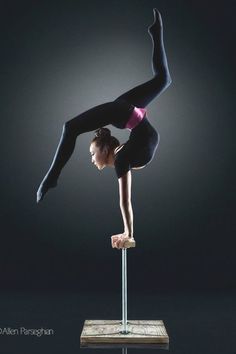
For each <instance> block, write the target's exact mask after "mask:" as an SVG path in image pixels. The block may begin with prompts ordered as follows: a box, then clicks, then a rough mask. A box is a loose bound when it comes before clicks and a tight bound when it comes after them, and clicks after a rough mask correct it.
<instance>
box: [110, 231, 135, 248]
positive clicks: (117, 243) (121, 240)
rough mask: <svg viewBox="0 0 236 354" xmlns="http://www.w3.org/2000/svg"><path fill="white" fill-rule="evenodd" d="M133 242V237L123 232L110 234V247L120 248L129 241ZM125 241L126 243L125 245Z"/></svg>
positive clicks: (124, 246)
mask: <svg viewBox="0 0 236 354" xmlns="http://www.w3.org/2000/svg"><path fill="white" fill-rule="evenodd" d="M131 240H132V242H134V238H133V237H129V236H128V235H127V234H126V233H123V234H117V235H113V236H111V245H112V248H118V249H121V248H126V245H127V247H129V246H128V244H129V241H131ZM125 243H126V245H125Z"/></svg>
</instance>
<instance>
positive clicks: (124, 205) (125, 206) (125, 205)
mask: <svg viewBox="0 0 236 354" xmlns="http://www.w3.org/2000/svg"><path fill="white" fill-rule="evenodd" d="M131 207H132V203H131V200H130V199H125V200H121V201H120V208H121V209H129V208H131Z"/></svg>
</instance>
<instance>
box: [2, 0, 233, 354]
mask: <svg viewBox="0 0 236 354" xmlns="http://www.w3.org/2000/svg"><path fill="white" fill-rule="evenodd" d="M1 4H2V7H1V18H2V19H1V26H2V31H1V37H2V38H1V43H2V51H1V77H2V79H1V146H2V147H1V248H0V284H1V290H2V291H13V292H11V294H13V295H12V296H13V299H14V294H17V293H16V291H26V292H27V291H35V292H41V291H46V292H48V291H58V292H61V291H63V290H64V291H67V292H76V293H80V294H82V293H84V292H88V293H90V294H91V293H93V294H94V293H95V292H96V291H98V292H100V291H105V292H107V291H111V292H113V293H114V294H115V293H119V291H120V253H121V252H120V251H118V250H113V249H112V248H111V247H110V236H111V235H112V234H116V233H119V232H122V230H123V224H122V218H121V214H120V210H119V199H118V182H117V178H116V176H115V171H114V169H110V168H107V169H105V170H103V171H102V172H100V171H98V170H97V169H96V168H94V166H93V165H92V164H91V161H90V155H89V143H90V140H91V138H92V137H93V134H92V133H88V134H85V135H83V136H81V137H79V139H78V140H77V145H76V149H75V152H74V154H73V156H72V158H71V160H70V161H69V163H68V164H67V165H66V167H65V169H64V170H63V173H62V175H61V178H60V180H59V185H58V187H57V188H56V189H53V190H51V191H50V192H49V193H48V195H46V197H45V199H44V201H43V202H42V203H41V204H40V205H37V204H36V191H37V188H38V185H39V183H40V181H41V180H42V178H43V176H44V174H45V173H46V171H47V169H48V167H49V165H50V163H51V161H52V158H53V155H54V152H55V149H56V147H57V144H58V141H59V138H60V134H61V129H62V125H63V123H64V122H65V121H66V120H68V119H71V118H73V117H75V116H76V115H78V114H79V113H81V112H83V111H84V110H86V109H88V108H90V107H92V106H95V105H97V104H100V103H103V102H107V101H111V100H113V99H115V98H116V97H117V96H118V95H120V94H121V93H123V92H124V91H126V90H128V89H130V88H132V87H133V86H135V85H138V84H140V83H142V82H144V81H146V80H148V79H150V78H151V76H152V71H151V49H152V47H151V39H150V37H149V35H148V33H147V27H148V26H149V25H150V24H151V23H152V22H153V15H152V8H153V7H157V8H158V9H159V10H160V12H161V14H162V17H163V23H164V42H165V49H166V52H167V57H168V63H169V68H170V73H171V76H172V80H173V82H172V85H171V86H170V87H169V88H168V90H167V91H166V92H164V93H163V94H162V95H161V96H160V97H159V98H158V99H156V100H154V101H153V102H152V103H151V104H150V106H149V110H148V115H149V119H150V121H151V123H152V124H153V125H154V126H155V128H156V129H157V130H158V131H159V133H160V136H161V141H160V145H159V148H158V151H157V154H156V156H155V158H154V160H153V161H152V163H151V164H150V165H149V166H147V168H145V169H143V170H141V171H134V172H133V186H132V196H133V197H132V201H133V209H134V236H135V238H136V241H137V248H136V249H133V250H130V251H129V252H128V253H129V254H128V266H129V289H130V292H131V293H132V292H133V294H137V296H138V294H143V295H144V294H154V295H155V294H160V293H169V294H175V293H176V294H177V293H178V292H181V293H182V292H183V293H184V292H185V293H186V292H189V291H190V292H191V291H192V292H194V293H195V294H197V293H200V292H201V294H209V293H210V294H212V296H214V295H216V294H219V293H222V292H223V293H225V294H229V296H231V294H232V293H233V291H234V290H235V267H236V260H235V259H236V258H235V221H234V219H235V215H234V214H235V140H234V134H235V132H234V131H235V114H234V111H233V103H234V101H233V79H234V67H233V63H234V60H235V56H234V42H235V30H234V21H235V19H234V17H235V11H234V10H235V6H233V1H229V0H228V1H224V2H222V1H216V2H213V1H207V2H206V1H187V0H182V1H169V0H165V1H144V0H130V1H125V0H122V1H114V0H113V1H111V0H109V1H108V0H101V1H84V0H83V1H79V0H78V1H71V0H67V1H66V0H64V1H44V0H43V1H40V2H38V1H33V0H31V1H26V0H22V1H19V2H18V1H10V2H7V1H2V2H1ZM111 130H112V133H114V135H115V136H117V137H118V138H119V139H120V141H121V142H125V141H126V140H127V139H128V131H124V130H118V129H116V128H114V127H111ZM14 291H15V293H14ZM202 296H203V298H204V295H202ZM13 302H14V301H13ZM154 305H155V301H154V303H153V306H154ZM3 306H4V305H3ZM150 306H151V305H150ZM230 306H231V305H230ZM167 308H169V307H168V306H167ZM233 309H235V304H234V306H233V302H232V307H229V310H230V313H231V314H232V313H233V312H232V310H233ZM135 313H136V312H135V310H134V317H135ZM172 314H173V313H172ZM163 315H164V314H163ZM85 316H86V315H85ZM180 316H181V315H180ZM94 317H99V316H96V313H94ZM148 317H150V316H149V314H148V313H147V318H148ZM171 318H172V317H171V313H170V322H171ZM172 319H173V318H172ZM1 325H2V326H3V324H1ZM35 326H36V324H35ZM48 326H49V325H48ZM49 327H50V326H49ZM187 352H188V353H190V351H189V350H188V351H187ZM214 352H215V353H216V351H214ZM208 353H209V351H208ZM232 353H233V351H232Z"/></svg>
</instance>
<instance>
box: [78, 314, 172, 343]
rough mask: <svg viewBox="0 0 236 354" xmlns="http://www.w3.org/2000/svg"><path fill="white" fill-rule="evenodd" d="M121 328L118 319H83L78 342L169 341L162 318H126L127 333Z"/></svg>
mask: <svg viewBox="0 0 236 354" xmlns="http://www.w3.org/2000/svg"><path fill="white" fill-rule="evenodd" d="M121 330H122V324H121V321H119V320H85V322H84V327H83V330H82V333H81V336H80V343H81V344H91V343H135V344H155V343H169V337H168V334H167V332H166V329H165V326H164V323H163V321H162V320H128V326H127V330H128V332H129V333H128V334H122V333H120V332H121Z"/></svg>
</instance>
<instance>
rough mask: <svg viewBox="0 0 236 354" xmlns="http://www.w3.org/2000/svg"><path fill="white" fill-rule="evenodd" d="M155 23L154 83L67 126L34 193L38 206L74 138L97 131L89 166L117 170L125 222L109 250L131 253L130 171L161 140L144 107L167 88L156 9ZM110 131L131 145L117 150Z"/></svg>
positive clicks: (141, 164) (151, 29)
mask: <svg viewBox="0 0 236 354" xmlns="http://www.w3.org/2000/svg"><path fill="white" fill-rule="evenodd" d="M153 11H154V23H153V24H152V25H151V26H150V27H149V28H148V31H149V34H150V35H151V38H152V43H153V56H152V68H153V73H154V77H153V78H152V79H151V80H149V81H147V82H145V83H144V84H141V85H139V86H137V87H135V88H133V89H131V90H130V91H128V92H126V93H124V94H123V95H121V96H119V97H118V98H117V99H116V100H114V101H112V102H108V103H104V104H101V105H99V106H96V107H93V108H91V109H90V110H88V111H86V112H84V113H82V114H80V115H79V116H77V117H75V118H73V119H71V120H69V121H67V122H66V123H65V124H64V126H63V131H62V136H61V139H60V142H59V145H58V148H57V151H56V154H55V157H54V159H53V162H52V165H51V167H50V169H49V171H48V173H47V174H46V176H45V177H44V179H43V181H42V182H41V184H40V186H39V189H38V191H37V202H39V201H41V200H42V199H43V197H44V195H45V194H46V193H47V191H48V190H49V189H50V188H53V187H55V186H56V185H57V180H58V178H59V175H60V173H61V170H62V168H63V167H64V165H65V164H66V162H67V161H68V160H69V158H70V156H71V155H72V153H73V151H74V147H75V142H76V138H77V136H78V135H80V134H83V133H85V132H89V131H93V130H96V132H95V138H94V139H93V140H92V142H91V145H90V153H91V155H92V163H94V164H95V165H96V166H97V168H98V169H99V170H102V169H103V168H104V167H106V166H110V167H115V171H116V174H117V177H118V181H119V193H120V208H121V213H122V218H123V222H124V232H123V233H121V234H117V235H113V236H112V237H111V243H112V247H113V248H118V249H120V248H124V247H125V248H128V247H134V246H135V241H134V236H133V211H132V204H131V169H140V168H143V167H145V166H146V165H147V164H148V163H150V162H151V160H152V159H153V156H154V154H155V151H156V149H157V145H158V142H159V135H158V133H157V132H156V130H155V129H154V128H153V127H152V125H151V124H150V122H149V121H148V119H147V115H146V109H145V107H146V106H147V105H148V104H149V103H150V102H151V101H152V100H153V99H154V98H155V97H157V96H159V95H160V93H161V92H163V91H164V90H165V89H166V88H167V87H168V86H169V85H170V83H171V77H170V74H169V69H168V64H167V59H166V54H165V49H164V43H163V25H162V19H161V14H160V12H159V11H158V10H157V9H154V10H153ZM108 124H112V125H113V126H115V127H117V128H120V129H124V128H127V129H129V130H130V131H131V133H130V137H129V140H128V141H127V142H126V143H125V144H122V145H120V143H119V141H118V140H117V139H116V138H115V137H112V136H111V134H110V130H109V129H107V128H103V127H104V126H106V125H108Z"/></svg>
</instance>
